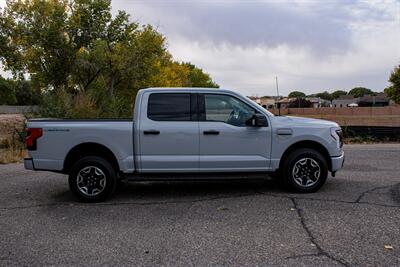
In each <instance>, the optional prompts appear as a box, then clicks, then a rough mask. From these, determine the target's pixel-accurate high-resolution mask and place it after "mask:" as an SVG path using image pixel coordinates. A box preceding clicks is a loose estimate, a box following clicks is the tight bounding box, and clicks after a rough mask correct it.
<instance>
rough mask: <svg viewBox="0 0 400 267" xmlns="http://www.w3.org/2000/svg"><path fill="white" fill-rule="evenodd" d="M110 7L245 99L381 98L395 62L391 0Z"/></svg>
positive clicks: (399, 31)
mask: <svg viewBox="0 0 400 267" xmlns="http://www.w3.org/2000/svg"><path fill="white" fill-rule="evenodd" d="M0 1H4V0H0ZM0 3H1V2H0ZM0 6H1V5H0ZM112 8H113V12H116V10H125V11H127V12H128V13H129V14H131V18H132V20H137V21H138V22H140V23H150V24H152V25H153V26H156V27H157V29H158V30H159V31H161V32H162V33H164V34H165V35H166V37H167V41H168V49H169V51H170V52H171V53H172V55H173V56H174V58H175V59H177V60H181V61H190V62H192V63H194V64H195V65H197V66H199V67H201V68H203V69H204V70H205V71H206V72H208V73H210V74H211V76H212V77H213V79H214V80H215V81H216V82H218V83H219V84H220V85H221V86H222V87H225V88H231V89H235V90H237V91H240V92H242V93H244V94H246V95H252V94H258V95H268V94H275V76H278V77H279V83H280V91H281V92H282V94H287V93H289V92H290V91H291V90H302V91H304V92H306V93H315V92H318V91H322V90H328V91H332V90H336V89H345V90H349V89H351V88H353V87H356V86H365V87H368V88H371V89H373V90H377V91H381V90H383V88H385V87H386V86H387V85H388V82H387V79H388V76H389V74H390V72H391V70H392V69H393V68H394V66H396V65H398V64H399V63H400V3H399V2H398V1H396V0H393V1H392V0H381V1H308V0H307V1H306V0H303V1H300V0H298V1H233V0H232V1H227V0H218V1H199V0H191V1H179V0H164V1H161V0H146V1H145V0H143V1H141V0H135V1H125V0H113V1H112Z"/></svg>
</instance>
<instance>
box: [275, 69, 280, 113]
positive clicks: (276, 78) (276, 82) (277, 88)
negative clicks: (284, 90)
mask: <svg viewBox="0 0 400 267" xmlns="http://www.w3.org/2000/svg"><path fill="white" fill-rule="evenodd" d="M275 84H276V94H277V100H278V103H277V106H278V116H280V115H281V103H279V87H278V76H275Z"/></svg>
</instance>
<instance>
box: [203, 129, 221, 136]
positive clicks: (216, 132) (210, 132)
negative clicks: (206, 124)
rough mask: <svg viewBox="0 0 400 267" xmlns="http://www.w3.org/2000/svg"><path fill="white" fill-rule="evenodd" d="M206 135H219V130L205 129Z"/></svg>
mask: <svg viewBox="0 0 400 267" xmlns="http://www.w3.org/2000/svg"><path fill="white" fill-rule="evenodd" d="M203 134H204V135H218V134H219V131H216V130H208V131H203Z"/></svg>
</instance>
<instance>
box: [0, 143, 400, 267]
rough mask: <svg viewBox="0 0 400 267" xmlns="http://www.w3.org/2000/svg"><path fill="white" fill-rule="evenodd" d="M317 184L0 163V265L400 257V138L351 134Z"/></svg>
mask: <svg viewBox="0 0 400 267" xmlns="http://www.w3.org/2000/svg"><path fill="white" fill-rule="evenodd" d="M345 152H346V162H345V167H344V169H343V170H342V171H339V172H338V173H337V175H336V177H330V178H329V179H328V181H327V183H326V184H325V186H324V187H323V188H322V189H321V190H320V191H318V192H317V193H313V194H290V193H288V192H285V191H284V190H283V189H281V188H280V187H279V186H278V185H277V184H276V183H275V182H273V181H267V180H266V181H215V182H209V181H208V182H157V183H145V182H141V183H133V182H129V183H126V184H123V185H122V186H120V187H119V188H118V189H117V192H116V193H115V195H114V197H112V198H111V199H110V200H108V201H107V202H104V203H99V204H84V203H79V202H77V201H76V200H75V198H74V197H73V196H72V194H71V193H70V192H69V189H68V185H67V177H66V176H65V175H61V174H55V173H49V172H33V171H26V170H24V168H23V166H22V164H9V165H0V237H1V238H0V266H48V265H57V266H59V265H61V266H78V265H84V266H129V265H135V266H159V265H163V266H190V265H195V266H257V265H258V266H260V265H261V266H342V265H344V266H400V145H399V144H379V145H348V146H345Z"/></svg>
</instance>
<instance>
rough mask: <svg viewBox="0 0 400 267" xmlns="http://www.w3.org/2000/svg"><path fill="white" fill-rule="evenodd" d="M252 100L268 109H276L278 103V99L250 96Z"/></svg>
mask: <svg viewBox="0 0 400 267" xmlns="http://www.w3.org/2000/svg"><path fill="white" fill-rule="evenodd" d="M248 98H250V99H251V100H253V101H254V102H256V103H257V104H259V105H260V106H262V107H263V108H266V109H271V108H274V106H275V103H276V98H275V97H266V96H263V97H256V96H248Z"/></svg>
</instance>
